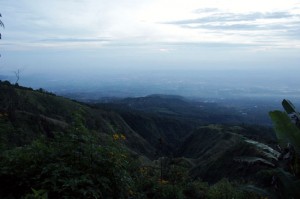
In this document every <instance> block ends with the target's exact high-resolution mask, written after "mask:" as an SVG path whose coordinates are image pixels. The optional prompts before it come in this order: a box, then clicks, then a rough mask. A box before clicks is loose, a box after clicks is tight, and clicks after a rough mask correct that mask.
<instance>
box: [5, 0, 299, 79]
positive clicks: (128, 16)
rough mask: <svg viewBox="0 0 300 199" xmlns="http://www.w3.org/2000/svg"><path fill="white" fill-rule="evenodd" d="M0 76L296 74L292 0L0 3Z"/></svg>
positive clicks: (30, 0) (29, 0) (34, 0)
mask: <svg viewBox="0 0 300 199" xmlns="http://www.w3.org/2000/svg"><path fill="white" fill-rule="evenodd" d="M0 13H1V14H2V17H1V20H2V21H3V23H4V24H5V29H2V28H1V33H2V40H1V41H0V52H1V59H0V73H3V74H4V73H11V71H14V70H16V69H21V70H22V71H23V74H24V75H25V74H39V75H42V74H48V75H49V74H53V75H57V74H59V73H70V71H72V74H73V73H74V75H75V74H79V75H82V74H85V75H88V74H95V73H101V72H103V71H109V70H111V71H119V70H129V69H130V70H131V69H132V70H151V69H159V70H160V69H161V70H175V69H178V70H191V69H193V70H227V69H231V70H256V69H257V70H260V69H265V70H277V71H280V70H283V69H287V68H290V69H295V70H298V69H299V72H300V66H299V63H300V1H299V0H227V1H224V0H172V1H170V0H0Z"/></svg>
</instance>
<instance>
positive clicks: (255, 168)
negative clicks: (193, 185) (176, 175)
mask: <svg viewBox="0 0 300 199" xmlns="http://www.w3.org/2000/svg"><path fill="white" fill-rule="evenodd" d="M263 130H264V131H265V132H267V131H270V129H268V128H263V127H259V128H258V127H256V128H254V127H239V126H221V125H209V126H203V127H200V128H198V129H197V130H195V131H194V132H193V133H192V134H191V135H190V136H189V137H188V138H187V139H186V140H185V141H184V142H183V144H182V146H181V148H180V149H179V150H178V155H179V156H184V157H186V158H190V160H192V162H193V163H194V164H195V166H194V167H193V168H192V169H191V171H190V173H191V175H192V176H194V177H195V178H199V177H200V178H202V179H204V180H205V181H209V182H216V181H217V180H219V179H221V178H224V177H226V178H229V179H243V180H251V179H252V180H253V177H254V176H255V175H256V174H257V173H258V172H260V171H262V170H264V169H270V168H273V167H275V162H276V160H277V158H278V156H279V153H278V152H276V151H275V150H273V149H272V148H270V147H269V146H267V145H265V144H263V143H261V142H269V144H271V145H272V144H275V141H272V139H267V140H264V139H261V140H260V142H257V141H254V140H251V139H249V138H248V137H247V136H248V135H247V133H245V132H248V131H252V134H253V135H255V134H256V133H257V132H260V131H263ZM272 142H273V143H272ZM255 180H257V179H255Z"/></svg>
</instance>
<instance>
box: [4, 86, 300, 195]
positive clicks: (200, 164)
mask: <svg viewBox="0 0 300 199" xmlns="http://www.w3.org/2000/svg"><path fill="white" fill-rule="evenodd" d="M197 106H198V108H196V109H195V107H197ZM210 108H211V111H210ZM218 111H219V112H218ZM233 112H234V110H233ZM217 118H219V121H220V122H219V123H218V122H217V121H218V119H217ZM228 118H229V119H228ZM233 118H236V115H235V113H230V109H228V108H222V107H218V106H216V105H215V104H212V103H198V104H192V103H191V102H190V101H186V99H184V98H182V97H177V96H162V95H152V96H148V97H145V98H128V99H123V100H121V101H117V102H113V103H102V104H101V103H93V104H85V103H80V102H77V101H72V100H70V99H67V98H64V97H60V96H56V95H55V94H53V93H49V92H47V91H45V90H43V89H38V90H33V89H31V88H26V87H22V86H19V85H12V84H10V83H9V82H7V81H5V82H0V149H1V154H0V187H1V188H0V197H1V198H22V197H25V196H26V197H27V198H46V197H48V198H66V197H68V198H70V197H71V198H226V197H227V198H261V197H269V198H272V197H275V198H276V195H277V194H278V193H277V192H280V191H281V190H274V185H272V184H271V183H270V181H272V176H274V175H275V174H276V173H280V170H279V169H278V168H277V158H278V154H279V153H278V152H277V151H276V150H274V149H275V146H276V144H277V141H276V139H275V136H274V133H273V131H272V129H271V128H269V127H263V126H258V125H249V124H248V125H246V124H241V123H239V122H238V120H232V119H233ZM230 121H232V123H231V122H230ZM292 185H293V186H294V185H295V184H292ZM295 186H296V185H295ZM296 194H298V193H296Z"/></svg>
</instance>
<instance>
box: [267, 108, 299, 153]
mask: <svg viewBox="0 0 300 199" xmlns="http://www.w3.org/2000/svg"><path fill="white" fill-rule="evenodd" d="M269 114H270V117H271V119H272V121H273V123H274V129H275V132H276V136H277V139H278V141H279V142H280V144H281V145H282V146H286V145H287V144H288V143H290V144H292V145H293V146H294V147H295V150H296V151H297V153H298V154H299V153H300V129H299V128H297V126H296V125H295V124H294V123H292V121H291V119H290V117H289V116H288V115H287V114H286V113H284V112H281V111H271V112H270V113H269Z"/></svg>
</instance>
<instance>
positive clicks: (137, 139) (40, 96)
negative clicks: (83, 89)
mask: <svg viewBox="0 0 300 199" xmlns="http://www.w3.org/2000/svg"><path fill="white" fill-rule="evenodd" d="M78 111H79V112H80V113H81V114H82V115H83V116H84V118H85V122H86V126H87V127H88V128H89V129H90V130H93V131H96V132H98V133H104V134H108V135H110V136H111V137H112V135H113V134H115V133H120V134H124V135H125V136H126V138H127V139H126V141H125V144H126V146H128V147H129V148H130V149H131V150H132V151H134V152H136V153H138V154H140V155H146V156H148V157H150V158H153V156H154V154H155V149H154V148H153V147H152V146H151V145H150V144H149V143H148V142H147V141H146V140H145V139H144V138H143V137H141V136H140V135H139V134H137V133H136V132H134V131H133V130H132V129H131V128H130V127H129V126H128V124H127V123H126V122H125V121H124V120H123V118H122V117H121V116H120V115H118V114H117V113H114V112H111V111H103V110H101V109H92V108H91V107H89V106H87V105H85V104H82V103H79V102H75V101H71V100H69V99H66V98H63V97H59V96H55V95H54V94H51V93H48V92H46V91H43V90H42V89H40V90H37V91H34V90H32V89H30V88H25V87H20V86H15V85H11V84H10V83H9V82H1V83H0V126H1V127H2V128H1V130H0V131H1V132H0V133H1V134H0V135H1V143H2V145H6V146H11V147H13V146H15V145H17V146H21V145H24V144H29V143H30V142H31V141H32V140H34V139H35V138H37V137H39V136H40V135H46V136H47V137H52V136H53V134H54V133H56V132H58V131H64V129H65V128H66V127H67V126H68V125H69V124H71V123H72V122H73V116H74V113H76V112H78Z"/></svg>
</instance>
